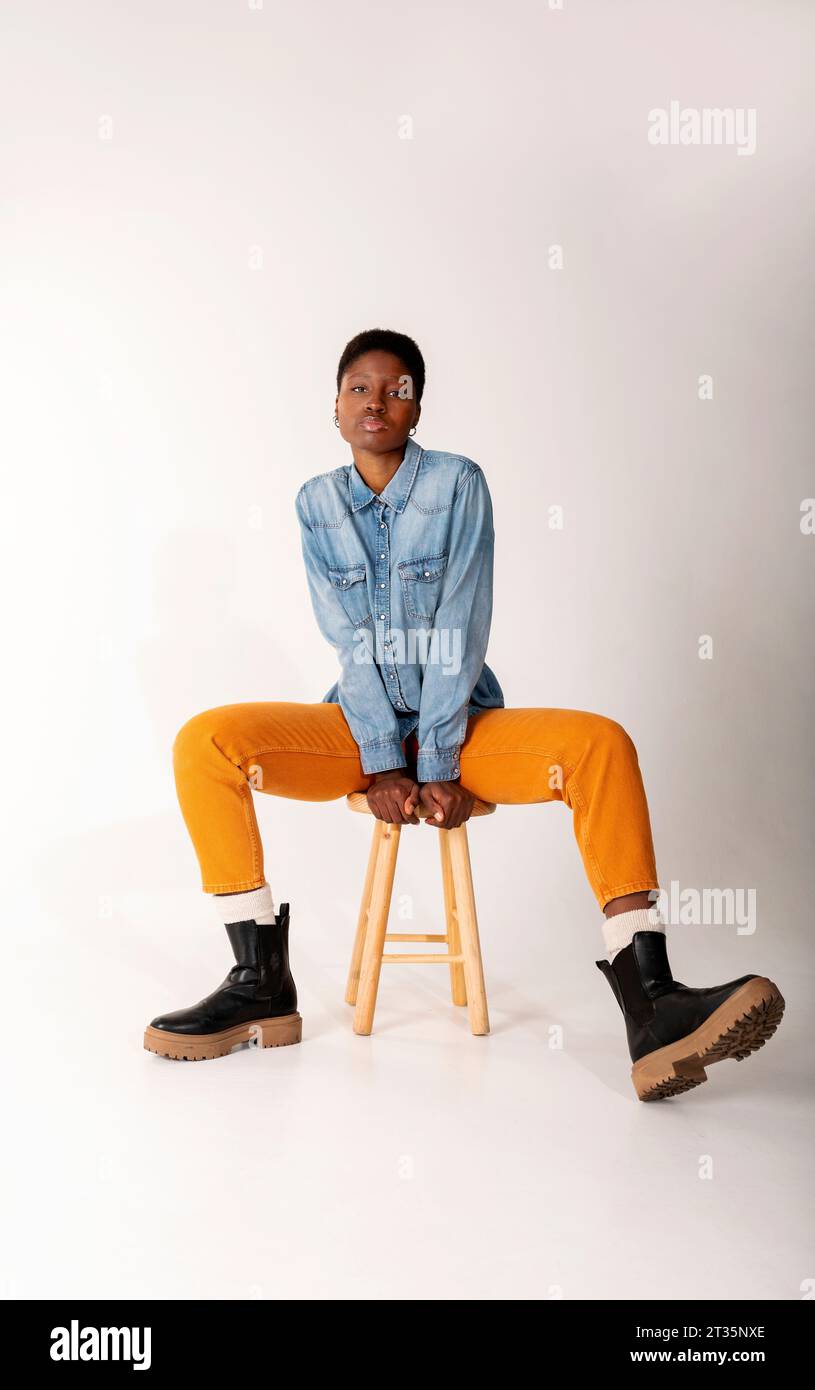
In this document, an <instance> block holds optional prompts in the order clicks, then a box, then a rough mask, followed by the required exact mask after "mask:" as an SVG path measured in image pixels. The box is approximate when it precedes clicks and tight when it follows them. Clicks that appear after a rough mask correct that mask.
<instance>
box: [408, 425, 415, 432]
mask: <svg viewBox="0 0 815 1390" xmlns="http://www.w3.org/2000/svg"><path fill="white" fill-rule="evenodd" d="M415 433H416V426H415V425H414V426H413V429H412V430H408V434H415Z"/></svg>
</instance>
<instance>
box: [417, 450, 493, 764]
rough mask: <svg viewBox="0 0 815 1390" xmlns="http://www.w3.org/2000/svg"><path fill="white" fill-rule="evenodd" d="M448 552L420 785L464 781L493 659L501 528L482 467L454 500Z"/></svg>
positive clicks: (430, 665)
mask: <svg viewBox="0 0 815 1390" xmlns="http://www.w3.org/2000/svg"><path fill="white" fill-rule="evenodd" d="M449 550H450V553H449V558H448V561H447V568H446V570H445V572H444V576H443V580H442V590H441V594H440V596H439V602H438V605H437V608H436V613H435V616H434V618H433V627H434V629H435V630H436V632H437V633H438V639H437V641H438V651H439V653H440V654H441V655H442V656H443V658H444V659H437V660H428V662H427V664H426V666H425V670H424V676H423V679H422V693H421V703H420V707H419V731H418V733H419V752H418V756H417V760H416V774H417V781H419V782H449V781H454V780H455V779H456V778H457V777H458V776H459V772H460V768H459V753H460V750H461V745H462V743H463V742H464V739H465V736H466V733H467V718H468V709H469V704H470V696H471V695H472V692H473V689H474V687H475V685H476V683H477V681H478V678H479V676H480V674H481V671H482V669H483V666H484V659H485V657H486V654H487V642H488V640H489V633H490V624H491V622H492V596H493V560H494V554H495V530H494V527H493V515H492V500H491V498H490V492H489V488H488V487H487V480H486V478H485V476H484V473H483V470H482V469H481V468H479V466H478V464H476V463H472V464H471V471H470V472H469V473H468V474H466V476H465V477H464V478H463V480H462V481H461V483H460V484H459V487H458V490H457V492H456V495H455V499H454V502H453V519H452V524H451V528H450V547H449Z"/></svg>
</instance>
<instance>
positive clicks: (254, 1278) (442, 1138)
mask: <svg viewBox="0 0 815 1390" xmlns="http://www.w3.org/2000/svg"><path fill="white" fill-rule="evenodd" d="M417 833H418V832H417ZM428 833H430V832H428ZM301 896H302V894H301ZM277 900H278V901H279V900H280V899H279V897H278V899H277ZM80 906H81V905H80ZM493 906H494V905H493ZM353 909H354V904H353V902H352V901H351V900H350V899H346V900H344V901H343V902H342V904H341V905H340V906H339V907H338V910H337V917H336V920H335V921H333V922H327V921H325V920H323V921H321V922H317V921H315V920H309V917H308V914H307V912H306V910H305V909H304V908H303V907H301V908H300V910H299V911H298V910H296V905H295V904H294V903H293V905H292V962H293V969H294V973H295V978H296V981H297V985H298V990H299V994H300V999H299V1006H300V1010H301V1013H302V1015H303V1019H304V1038H303V1042H302V1044H300V1045H299V1046H294V1047H288V1048H277V1049H269V1050H262V1051H258V1050H257V1049H256V1048H250V1047H246V1046H242V1047H240V1048H238V1049H236V1050H235V1051H234V1052H233V1053H232V1054H230V1056H228V1057H225V1058H222V1059H219V1060H217V1061H210V1062H200V1063H176V1062H171V1061H168V1060H165V1059H161V1058H158V1057H156V1056H154V1055H152V1054H150V1053H147V1052H145V1051H144V1050H143V1048H142V1033H143V1029H144V1026H145V1024H146V1023H147V1022H148V1021H149V1020H150V1018H152V1017H153V1016H154V1015H155V1014H156V1013H158V1012H161V1011H163V1010H166V1009H169V1008H178V1007H181V1006H182V1005H185V1004H188V1003H191V1002H193V1001H194V1000H195V999H198V998H200V997H201V995H202V994H204V993H206V992H208V991H209V990H210V989H211V988H213V987H214V986H215V985H216V984H217V983H218V982H219V980H220V979H222V978H223V975H224V974H225V973H226V969H227V968H228V965H229V960H228V958H227V954H226V949H225V948H226V940H225V936H222V935H221V932H220V931H218V930H217V928H216V926H215V925H214V924H212V922H211V918H210V906H209V901H208V900H207V899H205V898H204V897H203V895H201V894H200V893H197V892H196V890H195V889H194V888H193V889H192V890H189V891H185V892H184V894H179V895H177V896H176V897H175V898H173V896H172V895H171V894H168V893H167V892H162V893H161V894H159V895H157V896H156V897H154V898H151V897H150V896H149V895H138V894H131V895H130V896H129V897H126V898H123V899H120V900H119V902H118V904H117V908H116V913H115V914H114V919H112V920H110V921H106V920H104V915H103V920H101V921H99V922H95V923H92V924H91V927H90V928H88V929H86V930H85V931H84V934H83V932H82V931H81V930H80V928H79V924H78V920H74V921H70V920H68V919H67V918H65V917H61V916H60V915H59V913H58V912H54V913H53V914H52V915H51V916H49V917H47V918H43V919H42V920H41V921H39V922H37V921H31V922H30V923H26V931H25V934H23V935H22V936H18V937H17V938H16V944H15V953H16V956H17V960H16V964H15V966H14V969H13V972H12V977H11V978H9V979H7V982H6V988H7V990H10V991H11V995H12V998H11V1000H9V997H8V994H7V996H6V1004H7V1006H10V1008H11V1012H12V1028H13V1031H12V1032H11V1033H10V1034H8V1035H7V1048H6V1049H5V1053H6V1055H5V1059H4V1060H5V1062H6V1068H5V1071H6V1080H5V1083H4V1090H5V1107H4V1108H5V1111H6V1116H7V1118H9V1117H10V1121H11V1122H10V1124H9V1127H8V1128H7V1131H6V1142H5V1145H4V1151H3V1164H4V1167H5V1181H4V1191H5V1194H6V1199H7V1200H6V1206H7V1211H6V1215H5V1221H4V1227H5V1229H4V1239H3V1258H4V1269H3V1285H2V1291H3V1293H4V1296H5V1297H11V1298H31V1297H33V1298H58V1297H63V1296H75V1297H88V1298H90V1297H100V1296H108V1297H116V1298H122V1297H130V1296H133V1297H147V1298H165V1299H166V1298H196V1297H208V1296H211V1297H218V1298H224V1299H233V1298H237V1299H240V1298H253V1297H254V1298H261V1299H265V1298H280V1297H288V1298H310V1299H323V1298H352V1299H357V1298H375V1299H394V1298H397V1299H398V1298H406V1299H415V1298H431V1299H452V1298H468V1299H492V1298H495V1299H505V1298H515V1299H539V1298H566V1299H609V1298H624V1299H628V1298H631V1299H637V1298H673V1297H679V1298H682V1297H700V1298H705V1297H709V1298H755V1297H758V1298H765V1299H797V1298H800V1297H801V1295H802V1282H803V1281H805V1280H806V1279H808V1278H809V1279H811V1278H812V1277H813V1275H815V1257H813V1252H812V1204H811V1154H812V1113H811V1094H810V1081H809V1078H810V1077H811V1069H810V1064H809V1054H810V1050H811V1031H810V1029H809V1027H808V1024H809V1021H810V1019H811V1013H812V1010H811V1004H810V1000H811V996H812V981H811V978H807V977H806V975H805V974H804V973H803V972H802V971H801V968H800V964H799V965H798V966H795V965H794V963H793V959H792V956H791V955H790V958H789V960H787V959H786V957H785V954H784V949H783V946H782V945H778V944H776V947H775V950H774V951H773V953H772V962H770V961H768V947H767V940H766V938H765V939H763V940H762V944H761V951H760V954H761V964H760V965H759V969H760V970H761V971H765V972H766V973H772V974H773V975H774V977H775V978H777V981H778V983H779V984H780V985H781V987H782V990H783V992H784V994H785V996H786V999H787V1014H786V1017H785V1019H784V1021H783V1022H782V1025H781V1028H780V1029H779V1031H778V1033H777V1034H776V1035H775V1037H774V1038H773V1039H771V1041H770V1042H769V1043H768V1044H767V1045H766V1046H765V1047H764V1048H763V1049H761V1050H760V1051H759V1052H758V1053H756V1054H754V1055H753V1056H752V1057H750V1058H748V1059H746V1060H745V1061H744V1062H741V1063H736V1062H733V1061H728V1062H725V1063H721V1064H719V1065H717V1066H714V1067H712V1068H711V1069H710V1071H709V1080H708V1083H707V1084H706V1085H704V1086H702V1087H699V1088H697V1089H696V1090H694V1091H692V1092H690V1093H688V1094H687V1095H685V1096H683V1097H677V1098H676V1099H675V1100H673V1101H669V1102H662V1103H660V1104H651V1105H644V1104H642V1103H641V1102H639V1101H638V1100H637V1099H636V1096H635V1094H634V1091H633V1088H632V1086H631V1082H630V1079H629V1071H630V1059H629V1057H628V1052H627V1049H626V1046H625V1038H624V1031H623V1020H622V1016H621V1014H620V1013H619V1010H618V1008H617V1005H616V1003H615V1001H614V999H613V997H612V995H611V991H610V989H609V987H608V984H607V983H606V981H605V980H604V979H603V977H602V975H601V974H600V972H599V971H598V970H597V968H596V966H595V965H594V960H595V959H596V958H597V957H598V956H599V955H600V953H601V952H600V938H599V931H598V933H597V937H596V938H592V936H591V933H590V932H589V931H587V930H581V931H580V933H579V935H577V936H576V938H575V934H574V928H573V927H572V928H568V926H567V924H566V923H565V922H564V923H560V924H559V923H556V922H553V921H551V914H550V921H549V922H548V924H547V931H546V932H545V933H541V934H540V936H539V937H537V938H532V939H530V934H529V930H528V924H527V926H526V928H525V930H524V934H523V935H520V934H519V932H518V931H517V930H516V929H515V928H516V925H517V924H513V923H511V922H507V923H505V924H503V926H501V924H499V923H497V922H496V921H495V920H494V916H495V914H494V912H493V913H487V912H485V911H483V910H482V923H481V927H482V943H483V950H484V957H485V964H486V970H487V985H488V993H489V1001H490V1013H491V1025H492V1032H491V1034H490V1035H489V1036H487V1037H479V1038H474V1037H473V1036H472V1035H471V1034H470V1032H469V1027H468V1021H467V1015H466V1011H465V1010H460V1009H456V1008H454V1007H453V1005H452V1004H451V1003H450V1000H449V995H448V978H449V976H448V972H447V969H446V968H445V967H436V966H416V967H412V966H411V967H397V966H391V967H386V968H385V969H384V970H383V977H382V983H381V988H380V999H379V1005H378V1011H377V1017H376V1023H375V1031H374V1034H373V1036H371V1037H370V1038H360V1037H357V1036H356V1035H355V1034H354V1033H353V1032H352V1028H351V1010H350V1009H349V1008H348V1006H347V1005H345V1004H344V1003H343V992H344V984H345V974H346V969H347V962H348V955H349V953H350V948H351V940H352V936H353ZM70 911H71V914H72V915H73V914H76V913H78V911H79V907H78V906H77V905H76V904H74V905H73V907H71V909H70ZM103 913H104V909H103ZM180 922H183V926H179V923H180ZM427 925H428V926H429V924H427ZM86 928H87V923H86ZM570 930H571V931H572V933H573V941H572V943H571V945H569V944H566V945H564V943H567V942H568V931H570ZM678 951H679V947H676V948H675V949H674V951H673V954H672V960H673V965H674V973H675V974H676V976H677V978H680V979H685V982H686V983H688V984H713V983H718V982H721V981H722V980H724V979H729V978H733V977H734V976H736V975H738V974H741V973H744V972H745V971H746V970H749V969H754V968H756V964H758V955H759V948H758V946H756V947H755V949H754V950H753V948H752V945H749V946H748V945H747V944H745V943H744V942H739V944H738V949H737V950H736V949H732V950H729V951H728V948H727V946H726V944H725V943H724V942H723V941H722V940H720V941H719V942H718V944H717V947H716V952H715V953H714V952H713V947H712V946H711V947H710V959H709V961H708V962H707V966H708V968H707V970H706V971H705V972H703V973H700V971H699V970H696V971H693V970H691V971H689V970H688V969H686V968H684V967H687V965H688V964H689V953H688V946H687V944H683V946H682V948H681V961H680V962H679V963H681V965H682V967H683V969H679V968H678V960H677V952H678ZM753 959H754V960H755V964H750V963H749V962H750V961H751V960H753ZM714 961H715V966H714V964H713V962H714ZM770 966H771V968H770ZM558 1029H562V1030H563V1034H562V1045H561V1046H557V1042H558V1031H557V1030H558ZM553 1043H554V1044H555V1045H552V1044H553Z"/></svg>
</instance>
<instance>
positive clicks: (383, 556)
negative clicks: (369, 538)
mask: <svg viewBox="0 0 815 1390" xmlns="http://www.w3.org/2000/svg"><path fill="white" fill-rule="evenodd" d="M379 558H380V560H384V558H385V552H384V550H383V551H382V553H381V554H380V556H379Z"/></svg>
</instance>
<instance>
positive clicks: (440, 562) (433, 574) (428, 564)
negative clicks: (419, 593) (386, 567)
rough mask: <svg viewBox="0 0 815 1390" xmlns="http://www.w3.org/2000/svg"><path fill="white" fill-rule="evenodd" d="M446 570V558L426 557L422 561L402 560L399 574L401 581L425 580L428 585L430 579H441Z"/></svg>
mask: <svg viewBox="0 0 815 1390" xmlns="http://www.w3.org/2000/svg"><path fill="white" fill-rule="evenodd" d="M446 568H447V556H446V555H445V554H442V555H428V556H425V558H424V559H422V560H403V561H402V564H401V565H400V566H399V573H400V574H401V576H402V578H403V579H417V580H425V581H426V582H427V583H429V582H430V581H431V580H432V579H441V576H442V575H443V574H444V571H445V569H446Z"/></svg>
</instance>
